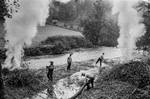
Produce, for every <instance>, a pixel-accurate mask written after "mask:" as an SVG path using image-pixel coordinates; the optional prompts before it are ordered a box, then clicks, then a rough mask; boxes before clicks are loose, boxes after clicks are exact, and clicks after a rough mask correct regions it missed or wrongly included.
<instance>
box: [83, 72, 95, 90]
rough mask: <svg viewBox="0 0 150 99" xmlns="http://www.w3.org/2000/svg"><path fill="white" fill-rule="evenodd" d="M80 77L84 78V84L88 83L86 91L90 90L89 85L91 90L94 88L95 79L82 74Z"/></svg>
mask: <svg viewBox="0 0 150 99" xmlns="http://www.w3.org/2000/svg"><path fill="white" fill-rule="evenodd" d="M81 76H84V77H85V79H86V82H88V83H87V90H88V89H90V85H91V88H94V79H95V77H94V76H93V75H90V74H85V73H82V74H81Z"/></svg>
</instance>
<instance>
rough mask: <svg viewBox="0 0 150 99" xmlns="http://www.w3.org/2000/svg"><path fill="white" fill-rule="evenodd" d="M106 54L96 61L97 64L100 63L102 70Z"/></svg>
mask: <svg viewBox="0 0 150 99" xmlns="http://www.w3.org/2000/svg"><path fill="white" fill-rule="evenodd" d="M104 54H105V53H102V55H101V56H100V57H99V58H98V60H97V61H96V64H97V63H98V62H100V68H101V67H102V62H103V61H104Z"/></svg>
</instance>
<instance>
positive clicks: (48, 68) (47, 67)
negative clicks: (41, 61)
mask: <svg viewBox="0 0 150 99" xmlns="http://www.w3.org/2000/svg"><path fill="white" fill-rule="evenodd" d="M46 69H47V71H48V73H47V78H48V79H49V80H51V81H53V70H54V65H53V61H50V66H46Z"/></svg>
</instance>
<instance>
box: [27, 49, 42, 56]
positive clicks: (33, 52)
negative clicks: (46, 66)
mask: <svg viewBox="0 0 150 99" xmlns="http://www.w3.org/2000/svg"><path fill="white" fill-rule="evenodd" d="M24 54H25V56H38V55H42V54H43V53H42V52H41V51H40V48H38V47H34V48H24Z"/></svg>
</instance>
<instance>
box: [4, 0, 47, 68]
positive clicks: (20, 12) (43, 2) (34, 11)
mask: <svg viewBox="0 0 150 99" xmlns="http://www.w3.org/2000/svg"><path fill="white" fill-rule="evenodd" d="M49 3H50V0H6V4H7V6H8V10H9V12H8V13H9V14H10V16H11V17H5V24H4V25H5V30H6V35H5V40H6V41H8V42H7V43H6V45H5V48H6V49H7V52H6V55H7V58H6V60H5V65H4V66H5V67H7V68H11V69H14V68H19V67H20V62H21V57H22V55H23V46H24V45H29V46H30V45H31V43H32V39H33V38H34V37H35V36H36V33H37V27H38V26H44V25H45V22H46V18H47V17H48V15H49Z"/></svg>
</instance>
